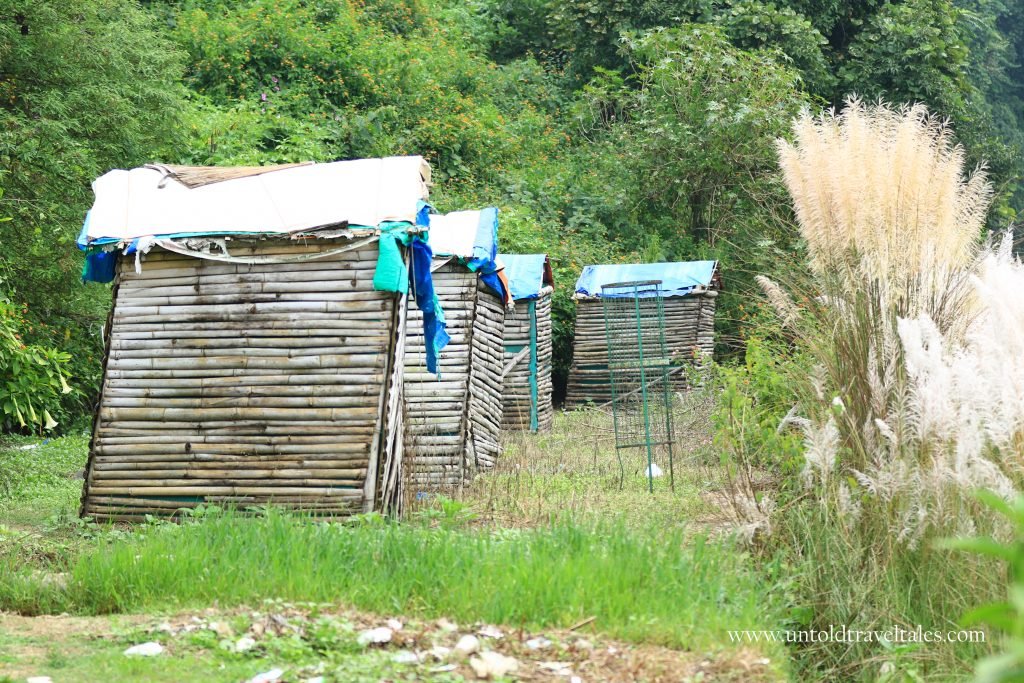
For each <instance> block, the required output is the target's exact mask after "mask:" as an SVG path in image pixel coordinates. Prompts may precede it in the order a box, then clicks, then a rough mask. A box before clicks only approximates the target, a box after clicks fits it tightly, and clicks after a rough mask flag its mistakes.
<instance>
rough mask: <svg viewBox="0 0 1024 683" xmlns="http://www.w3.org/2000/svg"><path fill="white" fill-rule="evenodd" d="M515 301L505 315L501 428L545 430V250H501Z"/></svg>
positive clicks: (548, 414) (548, 351) (548, 287)
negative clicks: (517, 253)
mask: <svg viewBox="0 0 1024 683" xmlns="http://www.w3.org/2000/svg"><path fill="white" fill-rule="evenodd" d="M498 261H499V262H500V263H501V265H503V266H504V273H505V277H506V278H507V279H508V283H509V292H510V294H511V296H512V300H513V301H514V303H515V306H514V307H513V308H510V309H508V310H507V311H506V313H505V335H504V347H505V359H504V367H503V368H502V371H501V374H502V400H503V404H504V405H503V411H502V414H501V427H502V429H506V430H513V431H515V430H530V431H531V432H546V431H548V430H550V429H551V423H552V421H553V420H554V408H553V406H552V404H551V355H552V341H551V294H552V293H553V292H554V276H553V275H552V272H551V262H550V261H549V260H548V257H547V256H546V255H545V254H525V255H516V254H501V255H500V256H498Z"/></svg>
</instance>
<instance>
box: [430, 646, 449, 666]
mask: <svg viewBox="0 0 1024 683" xmlns="http://www.w3.org/2000/svg"><path fill="white" fill-rule="evenodd" d="M451 653H452V649H451V648H450V647H445V646H444V645H435V646H434V647H432V648H430V649H429V650H427V654H428V655H430V656H431V657H433V658H434V659H436V660H437V661H439V662H443V661H444V660H446V659H448V655H450V654H451Z"/></svg>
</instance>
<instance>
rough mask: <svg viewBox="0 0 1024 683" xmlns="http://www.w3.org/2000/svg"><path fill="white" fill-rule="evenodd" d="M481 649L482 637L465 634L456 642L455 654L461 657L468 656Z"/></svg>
mask: <svg viewBox="0 0 1024 683" xmlns="http://www.w3.org/2000/svg"><path fill="white" fill-rule="evenodd" d="M479 650H480V639H479V638H477V637H476V636H473V635H465V636H462V637H461V638H459V642H457V643H455V654H456V655H458V656H460V657H468V656H469V655H471V654H474V653H476V652H477V651H479Z"/></svg>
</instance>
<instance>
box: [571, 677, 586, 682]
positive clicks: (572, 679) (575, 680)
mask: <svg viewBox="0 0 1024 683" xmlns="http://www.w3.org/2000/svg"><path fill="white" fill-rule="evenodd" d="M569 683H583V679H582V678H580V677H579V676H573V677H572V678H570V679H569Z"/></svg>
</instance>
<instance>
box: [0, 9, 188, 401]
mask: <svg viewBox="0 0 1024 683" xmlns="http://www.w3.org/2000/svg"><path fill="white" fill-rule="evenodd" d="M181 69H182V62H181V58H180V55H179V54H178V53H177V51H176V50H175V49H174V48H173V46H172V45H171V44H170V43H169V42H168V41H167V39H166V38H165V37H163V36H162V35H161V34H160V33H159V31H157V29H156V27H155V26H154V24H153V22H152V20H151V17H150V16H149V15H148V14H147V13H146V12H144V11H143V10H141V9H140V8H139V7H138V6H137V5H136V4H135V3H134V2H131V1H130V0H81V1H79V2H74V3H69V2H64V1H63V0H39V1H38V2H33V3H25V2H17V1H16V0H0V169H2V182H3V185H4V188H5V190H6V192H5V194H4V195H3V197H2V199H0V206H2V208H3V211H4V213H5V214H7V215H9V216H11V218H12V220H10V221H8V222H5V223H2V224H0V244H3V245H4V250H3V253H2V254H0V266H2V270H3V272H4V273H5V280H6V282H5V283H4V285H3V287H4V290H5V295H6V296H8V297H10V298H11V299H12V300H15V301H18V302H19V303H20V304H28V310H29V317H30V323H33V324H30V325H29V326H30V327H31V328H32V330H31V332H30V334H29V335H28V336H29V337H30V338H29V339H26V341H28V342H30V343H31V342H33V341H35V342H39V343H43V344H46V345H48V346H53V345H59V346H60V347H62V348H64V349H66V350H68V351H70V352H71V353H72V356H73V359H72V362H71V371H72V377H73V382H74V383H76V384H78V385H90V384H91V383H92V382H94V381H95V379H96V377H97V375H98V371H99V357H100V353H99V350H100V349H99V348H98V335H97V334H96V333H97V332H98V329H99V326H100V324H101V323H100V320H101V318H100V315H101V314H102V313H105V304H106V301H107V298H106V294H105V293H104V290H102V289H101V288H95V287H94V288H90V289H89V290H86V289H85V288H83V287H81V286H80V285H79V284H78V274H79V272H80V270H81V258H80V256H79V254H78V253H77V250H76V248H75V238H76V236H77V234H78V232H79V229H80V227H81V225H82V220H83V218H84V217H85V213H86V211H87V210H88V208H89V206H90V205H91V203H92V193H91V192H90V183H91V182H92V180H93V179H94V178H96V177H97V176H98V175H100V174H102V173H104V172H106V171H107V170H109V169H110V168H112V167H125V166H129V167H130V166H133V165H138V164H141V163H144V162H146V161H150V160H152V158H153V157H155V156H158V155H159V152H158V150H161V149H164V148H166V147H167V146H168V145H169V144H171V142H172V141H173V139H174V138H175V136H176V134H177V123H178V119H179V112H180V110H181V108H182V106H183V101H184V100H183V94H184V91H183V89H182V88H181V86H180V85H179V79H180V77H181ZM44 321H45V325H43V324H41V323H43V322H44ZM90 355H91V356H92V357H91V358H90ZM76 396H79V397H81V396H83V394H76Z"/></svg>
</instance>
